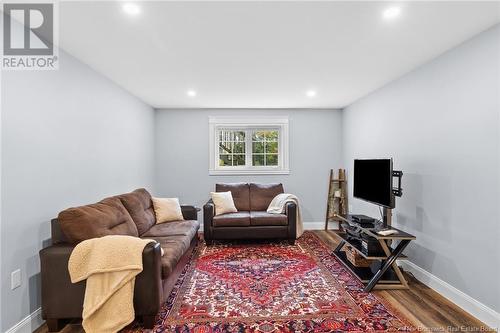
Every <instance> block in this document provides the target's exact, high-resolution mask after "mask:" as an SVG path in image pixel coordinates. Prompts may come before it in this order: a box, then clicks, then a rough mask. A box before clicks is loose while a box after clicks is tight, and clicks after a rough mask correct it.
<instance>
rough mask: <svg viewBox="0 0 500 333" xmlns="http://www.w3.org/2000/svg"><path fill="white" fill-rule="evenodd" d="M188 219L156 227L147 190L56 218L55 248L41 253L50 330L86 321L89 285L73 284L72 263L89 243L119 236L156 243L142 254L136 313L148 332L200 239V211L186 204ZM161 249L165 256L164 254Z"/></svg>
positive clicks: (44, 308)
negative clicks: (72, 321)
mask: <svg viewBox="0 0 500 333" xmlns="http://www.w3.org/2000/svg"><path fill="white" fill-rule="evenodd" d="M181 208H182V215H183V217H184V219H185V220H184V221H175V222H166V223H161V224H156V218H155V214H154V210H153V204H152V201H151V195H150V194H149V193H148V191H146V190H145V189H138V190H135V191H133V192H131V193H127V194H122V195H118V196H115V197H111V198H106V199H104V200H102V201H100V202H99V203H96V204H92V205H87V206H81V207H76V208H69V209H67V210H65V211H62V212H61V213H59V216H58V218H57V219H54V220H52V245H51V246H49V247H47V248H45V249H43V250H41V251H40V263H41V276H42V317H43V319H45V320H46V321H47V325H48V328H49V331H51V332H54V331H59V330H61V329H62V327H63V326H64V325H65V323H66V322H67V321H69V320H70V319H74V318H81V315H82V311H83V299H84V295H85V281H83V282H79V283H76V284H73V283H71V281H70V277H69V273H68V260H69V257H70V255H71V252H72V250H73V248H74V247H75V244H76V243H78V242H79V241H82V240H84V239H89V238H94V237H102V236H105V235H112V234H119V235H131V236H137V237H141V238H148V239H155V240H156V241H157V242H158V243H150V244H148V245H147V246H146V247H145V248H144V251H143V253H142V259H143V271H142V272H141V273H140V274H139V275H137V277H136V280H135V290H134V309H135V314H136V316H137V317H138V319H139V320H140V321H142V323H143V326H144V327H145V328H153V326H154V320H155V316H156V315H157V313H158V311H159V310H160V308H161V305H162V304H163V303H164V301H166V299H167V297H168V296H169V294H170V292H171V291H172V288H173V286H174V284H175V282H176V280H177V278H178V277H179V275H180V274H181V273H182V270H183V268H184V266H185V265H186V263H187V262H188V261H189V257H190V255H191V253H192V251H193V249H194V246H195V245H196V243H197V241H198V236H197V232H198V229H199V223H198V221H197V215H198V213H197V209H196V208H195V207H193V206H181ZM161 248H163V249H164V252H165V254H164V255H163V257H162V256H161Z"/></svg>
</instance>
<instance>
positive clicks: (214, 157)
mask: <svg viewBox="0 0 500 333" xmlns="http://www.w3.org/2000/svg"><path fill="white" fill-rule="evenodd" d="M208 123H209V131H208V135H209V138H208V142H209V156H210V158H209V160H210V161H209V169H208V171H209V172H208V173H209V175H213V176H219V175H288V174H290V168H289V152H288V148H289V146H288V117H256V118H253V117H252V118H248V117H209V119H208ZM220 129H228V130H241V131H245V132H246V134H245V138H248V137H249V135H250V136H251V131H253V130H255V129H274V130H278V131H279V140H278V165H277V166H252V163H251V152H252V144H251V142H250V140H246V147H245V155H246V163H245V164H246V165H245V166H220V165H219V163H218V161H219V137H218V135H217V132H218V130H220ZM249 152H250V154H249Z"/></svg>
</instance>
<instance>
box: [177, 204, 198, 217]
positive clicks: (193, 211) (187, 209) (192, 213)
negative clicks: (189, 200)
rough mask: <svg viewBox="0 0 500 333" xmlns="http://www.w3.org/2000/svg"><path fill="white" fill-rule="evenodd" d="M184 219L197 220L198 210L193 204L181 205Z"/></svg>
mask: <svg viewBox="0 0 500 333" xmlns="http://www.w3.org/2000/svg"><path fill="white" fill-rule="evenodd" d="M181 210H182V216H183V217H184V220H198V210H199V208H196V207H195V206H189V205H181Z"/></svg>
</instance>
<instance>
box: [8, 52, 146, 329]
mask: <svg viewBox="0 0 500 333" xmlns="http://www.w3.org/2000/svg"><path fill="white" fill-rule="evenodd" d="M1 116H2V120H1V125H2V127H1V135H2V137H1V144H2V147H1V149H2V155H1V157H2V183H1V191H2V198H1V199H2V214H1V218H2V225H1V246H2V256H1V266H2V286H1V289H2V318H3V320H2V332H3V331H5V330H6V329H8V328H9V327H11V326H12V325H14V324H15V323H17V322H19V321H20V320H21V319H23V318H24V317H25V316H27V315H28V314H30V313H31V312H33V311H34V310H36V309H37V308H39V307H40V276H39V258H38V250H39V249H40V248H42V246H44V245H45V244H46V242H47V240H48V239H49V238H50V228H49V220H50V219H51V218H52V217H54V216H56V215H57V213H58V212H59V211H60V210H62V209H64V208H67V207H69V206H73V205H81V204H87V203H91V202H95V201H97V200H99V199H101V198H103V197H105V196H107V195H113V194H118V193H122V192H126V191H129V190H133V189H134V188H137V187H142V186H144V187H149V188H151V186H152V185H153V176H154V175H153V169H154V166H153V159H154V158H153V153H154V149H153V147H154V142H153V139H154V136H153V129H154V111H153V109H152V108H150V107H149V106H147V105H145V104H144V103H142V102H140V101H139V100H138V99H136V98H135V97H132V96H130V95H129V94H128V93H126V92H125V91H123V90H122V89H121V88H119V87H117V86H116V85H114V84H113V83H111V82H110V81H109V80H107V79H105V78H104V77H102V76H101V75H100V74H97V73H96V72H94V71H93V70H91V69H90V68H88V67H87V66H85V65H83V64H82V63H80V62H79V61H77V60H76V59H74V58H72V57H70V56H68V55H67V54H65V53H63V52H62V51H61V52H60V69H59V70H58V71H18V72H3V73H2V115H1ZM18 268H21V269H22V280H23V284H22V286H21V287H20V288H17V289H15V290H12V291H11V290H10V273H11V271H13V270H15V269H18Z"/></svg>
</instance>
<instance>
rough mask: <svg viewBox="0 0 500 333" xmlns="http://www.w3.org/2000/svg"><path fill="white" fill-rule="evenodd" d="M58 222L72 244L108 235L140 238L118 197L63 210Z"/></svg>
mask: <svg viewBox="0 0 500 333" xmlns="http://www.w3.org/2000/svg"><path fill="white" fill-rule="evenodd" d="M58 221H59V224H60V226H61V230H62V232H63V233H64V235H65V236H66V238H67V239H68V241H70V242H72V243H78V242H81V241H84V240H86V239H90V238H97V237H103V236H107V235H128V236H136V237H137V236H139V234H138V231H137V227H136V226H135V223H134V221H133V220H132V217H131V216H130V214H129V213H128V211H127V210H126V209H125V207H124V206H123V204H122V203H121V201H120V199H118V198H116V197H113V198H106V199H104V200H102V201H100V202H98V203H95V204H91V205H86V206H80V207H73V208H68V209H66V210H63V211H62V212H60V213H59V216H58Z"/></svg>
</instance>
